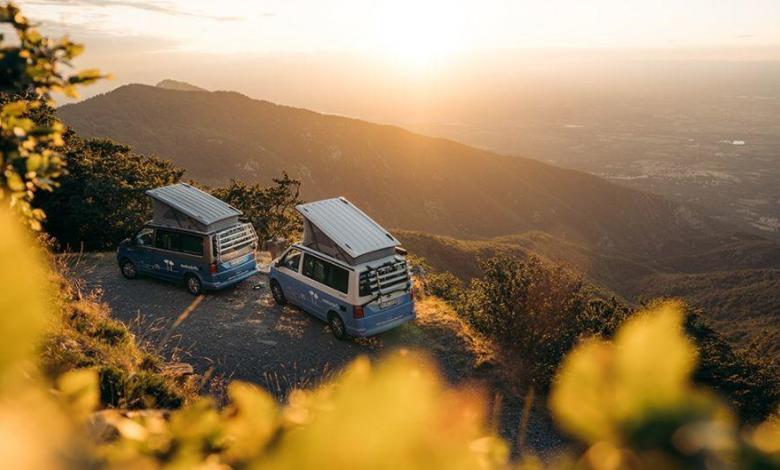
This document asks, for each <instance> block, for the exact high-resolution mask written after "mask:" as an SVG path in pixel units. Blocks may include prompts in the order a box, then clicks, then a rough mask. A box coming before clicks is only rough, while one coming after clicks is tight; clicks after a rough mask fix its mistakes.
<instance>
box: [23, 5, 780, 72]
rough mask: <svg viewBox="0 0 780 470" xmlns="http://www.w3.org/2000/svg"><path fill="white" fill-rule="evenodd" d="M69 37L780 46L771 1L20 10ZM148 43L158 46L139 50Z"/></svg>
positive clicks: (287, 45) (293, 46) (262, 47)
mask: <svg viewBox="0 0 780 470" xmlns="http://www.w3.org/2000/svg"><path fill="white" fill-rule="evenodd" d="M19 3H20V4H21V5H22V6H24V7H26V10H27V11H28V14H29V15H30V16H32V17H33V18H35V19H38V20H41V21H45V22H47V23H49V24H51V23H56V24H57V25H59V26H61V27H63V28H65V29H67V30H68V31H70V32H71V33H72V35H73V36H75V37H77V38H78V37H89V38H90V39H93V40H99V41H101V42H105V43H108V42H110V41H112V40H113V41H116V42H122V43H124V42H127V41H132V40H134V41H135V43H134V44H136V47H141V44H144V46H143V47H145V48H148V49H154V48H167V49H170V48H176V49H183V50H192V51H202V52H218V53H224V52H247V51H251V52H269V51H272V52H273V51H285V52H289V51H296V52H312V51H320V50H329V51H334V50H337V51H339V50H347V51H353V50H356V51H365V50H368V51H372V52H375V51H379V52H381V53H383V55H385V56H387V57H388V58H396V59H399V60H402V61H415V60H419V59H420V58H426V59H430V58H432V57H434V56H435V57H440V56H447V55H451V54H453V53H457V52H460V51H464V50H473V49H482V48H490V49H495V48H529V47H530V48H535V47H577V48H590V47H651V48H669V47H702V46H704V47H711V46H746V45H779V44H780V27H778V25H780V1H778V0H684V1H681V0H642V1H639V0H588V1H583V0H546V1H540V0H388V1H370V0H336V1H333V0H330V1H302V0H266V1H263V0H257V1H253V0H221V1H214V0H26V1H20V2H19ZM149 39H154V40H157V41H156V42H155V41H145V40H149Z"/></svg>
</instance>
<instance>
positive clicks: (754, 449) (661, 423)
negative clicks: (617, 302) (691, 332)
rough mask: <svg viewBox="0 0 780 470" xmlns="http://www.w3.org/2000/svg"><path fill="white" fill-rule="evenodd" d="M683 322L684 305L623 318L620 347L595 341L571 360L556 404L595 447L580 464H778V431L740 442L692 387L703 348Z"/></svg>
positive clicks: (564, 420)
mask: <svg viewBox="0 0 780 470" xmlns="http://www.w3.org/2000/svg"><path fill="white" fill-rule="evenodd" d="M683 318H684V314H683V308H682V305H681V304H679V303H675V302H667V303H664V304H661V305H659V306H657V307H655V308H653V309H652V310H650V311H645V312H641V313H639V314H637V315H636V316H635V317H634V318H632V319H631V320H629V321H627V322H626V324H625V325H624V326H623V327H621V329H620V330H619V331H618V333H617V335H616V337H615V340H614V342H608V341H604V340H600V339H591V340H588V341H586V342H585V343H583V344H582V345H580V346H578V347H577V349H576V350H575V351H574V352H573V353H572V354H571V355H569V356H568V357H567V358H566V360H565V362H564V363H563V366H562V368H561V371H560V372H559V374H558V377H557V380H556V384H555V386H554V388H553V391H552V395H551V398H550V405H551V408H552V411H553V414H554V415H555V417H556V418H557V420H558V422H559V423H560V425H561V426H562V427H563V428H564V429H566V430H567V431H568V432H570V433H571V434H572V435H573V436H575V437H577V438H578V439H580V440H581V441H582V442H583V443H585V444H586V445H587V446H589V447H588V450H587V451H586V452H585V453H584V455H583V456H582V458H581V459H580V463H581V464H582V466H583V467H585V468H597V469H601V468H724V467H730V466H735V465H736V466H739V467H745V468H748V467H755V468H769V467H771V466H777V465H780V427H778V426H776V425H773V424H770V423H765V424H762V425H761V426H759V427H758V428H757V430H756V432H755V433H753V434H752V435H751V434H747V433H745V434H744V435H743V436H744V437H743V436H740V434H739V427H738V425H737V423H736V420H735V418H734V417H733V416H732V415H731V413H730V412H729V410H728V409H727V408H726V407H725V406H724V405H723V404H722V403H721V402H720V401H719V400H717V399H716V398H715V396H714V395H713V394H711V393H710V392H708V391H707V390H705V389H701V388H697V387H696V386H694V385H693V384H692V382H691V380H690V377H691V374H692V373H693V371H694V368H695V366H696V360H697V351H696V348H695V345H694V344H693V343H692V342H691V341H690V339H688V337H687V336H686V335H685V333H684V329H683ZM743 439H744V440H743Z"/></svg>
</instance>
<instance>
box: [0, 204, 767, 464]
mask: <svg viewBox="0 0 780 470" xmlns="http://www.w3.org/2000/svg"><path fill="white" fill-rule="evenodd" d="M0 228H2V230H3V233H4V234H7V236H5V237H2V238H0V276H3V278H2V279H0V280H2V281H3V282H2V283H0V299H2V300H0V302H2V303H1V304H0V308H1V310H0V345H2V347H1V348H0V443H2V448H1V449H2V453H0V456H2V458H3V459H4V463H6V464H8V465H9V466H12V467H27V468H59V467H84V466H97V467H123V468H138V467H144V468H159V467H170V468H173V467H176V468H190V467H195V466H208V467H220V466H226V465H227V466H235V467H246V466H259V467H271V468H313V467H316V468H334V469H335V468H339V469H341V468H367V467H370V468H503V467H506V466H508V462H507V447H506V444H504V443H503V442H502V440H501V439H499V438H498V437H497V436H496V435H495V434H494V433H493V432H492V431H491V430H490V427H489V426H488V424H487V423H488V419H487V417H486V410H485V401H484V400H483V398H482V396H481V395H480V394H479V393H478V392H475V391H473V390H469V389H451V388H449V387H447V386H446V385H444V384H443V383H442V381H441V380H440V379H439V378H438V375H437V374H436V372H435V370H433V368H432V367H431V366H430V365H429V364H428V363H427V361H425V360H424V359H422V358H420V357H418V356H416V355H413V354H408V353H406V354H404V353H399V354H395V355H391V356H389V357H388V358H386V359H384V360H383V361H381V362H380V363H378V364H377V365H372V364H371V363H370V362H369V361H368V359H359V360H357V361H355V362H353V364H352V365H350V366H349V367H348V368H347V369H346V370H345V371H344V372H343V373H342V374H341V375H340V376H339V377H337V378H336V379H335V380H334V381H333V382H331V383H328V384H325V385H323V386H321V387H318V388H316V389H314V390H311V391H296V392H293V393H292V394H291V395H290V397H289V400H288V403H287V404H286V405H284V406H279V405H278V404H277V403H276V402H275V401H274V400H273V398H272V397H271V395H270V394H268V393H267V392H265V391H263V390H261V389H259V388H257V387H256V386H253V385H250V384H245V383H241V382H234V383H233V384H231V386H230V388H229V396H230V403H229V404H228V406H227V407H225V408H223V409H218V408H217V407H216V406H215V405H214V403H213V402H212V401H211V400H210V399H207V398H204V399H201V400H197V401H195V402H194V403H192V404H190V405H187V406H185V407H183V408H182V409H180V410H176V411H172V412H160V411H154V410H149V411H143V412H135V413H131V412H126V411H121V410H112V409H108V410H105V411H102V412H99V413H97V414H96V413H94V410H96V409H98V408H99V407H100V400H101V387H100V382H101V380H100V378H99V374H98V371H97V370H96V369H95V368H94V367H90V368H84V369H77V370H71V371H68V372H65V373H64V374H60V375H59V376H56V375H57V373H56V372H54V373H53V372H52V371H49V372H48V373H47V374H41V373H40V372H39V371H38V368H37V367H36V365H37V364H38V360H37V359H36V356H37V354H36V351H35V349H34V347H33V346H34V345H39V344H41V339H42V338H43V337H45V336H46V332H47V331H52V329H53V328H54V329H56V328H57V316H56V315H55V313H54V312H55V311H56V308H55V305H56V299H54V298H53V296H52V295H51V292H56V289H55V287H56V286H54V285H52V283H51V280H50V278H49V277H48V276H47V273H46V269H45V264H44V262H43V260H42V257H41V255H40V253H38V252H37V251H36V250H35V249H34V248H33V243H32V242H31V241H30V240H27V239H26V238H25V236H24V232H23V231H22V230H21V227H20V225H19V224H18V223H17V222H16V221H15V219H13V218H12V217H11V216H10V215H9V213H7V212H6V211H0ZM19 274H22V275H21V276H20V275H19ZM9 302H11V303H9ZM681 323H682V312H681V309H680V307H679V305H676V304H669V303H667V304H664V305H662V306H660V307H658V308H656V309H655V310H653V311H650V312H646V313H643V314H639V315H638V316H636V317H635V318H634V319H632V320H629V321H628V322H627V324H626V325H625V326H624V327H622V328H621V329H620V331H619V332H618V333H617V336H616V340H615V342H614V343H610V342H607V341H604V340H598V339H594V340H590V341H587V342H586V343H584V344H583V345H582V346H579V347H577V348H576V349H575V350H574V352H573V353H572V354H571V355H569V357H568V358H567V359H566V361H565V362H564V365H563V368H562V370H561V371H560V373H559V375H558V379H557V380H556V381H555V382H554V384H553V389H552V395H551V397H552V398H551V406H552V410H553V412H554V415H555V416H556V417H557V419H558V420H559V422H560V423H561V425H562V426H563V427H564V428H565V429H566V430H568V431H569V432H571V433H572V435H573V436H574V437H575V438H577V439H579V440H581V442H583V444H585V445H586V446H587V451H586V452H584V454H582V456H577V455H574V454H572V455H569V456H568V457H565V459H564V460H563V461H565V462H574V461H577V462H578V465H579V466H581V467H582V468H599V469H601V468H604V469H606V468H619V467H622V468H658V467H660V466H663V467H678V468H682V467H695V466H703V465H704V464H707V465H710V464H711V463H713V462H714V464H715V465H739V466H743V467H754V468H762V466H764V468H766V467H768V466H771V465H780V446H778V442H780V439H778V437H779V436H778V428H777V427H774V426H773V425H771V424H768V423H764V424H761V425H759V426H758V427H757V428H756V429H755V430H750V429H745V430H743V431H742V433H741V434H740V432H739V428H738V424H737V421H736V419H735V418H734V417H733V416H731V415H730V413H729V412H728V409H727V407H726V406H724V405H723V404H721V403H720V402H719V401H718V400H717V399H715V398H714V396H713V395H712V394H709V393H707V392H706V391H704V390H700V389H697V388H695V387H694V386H693V385H691V383H690V379H689V377H690V374H691V372H692V371H693V370H694V367H695V357H696V352H695V348H694V346H693V344H692V343H691V342H690V340H688V339H687V337H686V336H685V335H684V334H683V331H682V326H681ZM110 326H111V324H110V323H109V324H105V325H104V326H102V327H100V323H99V322H96V323H95V324H90V325H84V328H86V329H87V330H90V329H91V330H95V329H97V330H101V331H104V333H101V334H100V335H98V336H102V337H103V338H104V339H105V340H107V341H110V342H122V341H125V340H126V338H123V336H122V334H115V333H112V332H110V330H111V328H110ZM107 331H108V332H107ZM659 358H663V359H660V360H659ZM54 376H56V377H54ZM44 428H45V429H46V430H47V433H46V439H41V437H40V432H39V431H40V429H44ZM85 429H86V430H87V431H88V432H86V433H85ZM534 462H535V461H534V460H533V459H531V458H527V459H526V460H525V461H524V464H527V465H533V464H534ZM537 464H538V462H537Z"/></svg>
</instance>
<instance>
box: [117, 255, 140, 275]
mask: <svg viewBox="0 0 780 470" xmlns="http://www.w3.org/2000/svg"><path fill="white" fill-rule="evenodd" d="M119 269H120V271H122V275H123V276H124V277H125V278H127V279H136V278H138V270H137V269H136V268H135V264H133V262H132V261H130V260H129V259H127V258H125V259H123V260H122V262H121V263H119Z"/></svg>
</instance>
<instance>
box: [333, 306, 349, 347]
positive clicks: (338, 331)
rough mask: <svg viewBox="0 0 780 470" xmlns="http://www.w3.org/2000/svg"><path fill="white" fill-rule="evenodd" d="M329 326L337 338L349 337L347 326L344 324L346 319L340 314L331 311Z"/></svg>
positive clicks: (344, 338)
mask: <svg viewBox="0 0 780 470" xmlns="http://www.w3.org/2000/svg"><path fill="white" fill-rule="evenodd" d="M328 326H329V327H330V332H331V333H333V336H334V337H335V338H336V339H337V340H339V341H344V340H346V339H347V338H349V335H348V334H347V328H346V327H345V326H344V320H342V319H341V317H340V316H338V314H336V313H333V312H331V314H330V315H328Z"/></svg>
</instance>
